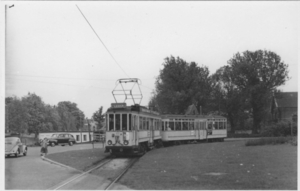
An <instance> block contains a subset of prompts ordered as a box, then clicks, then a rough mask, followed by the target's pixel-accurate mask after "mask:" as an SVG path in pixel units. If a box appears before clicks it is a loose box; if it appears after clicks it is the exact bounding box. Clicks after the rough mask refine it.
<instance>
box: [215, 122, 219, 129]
mask: <svg viewBox="0 0 300 191" xmlns="http://www.w3.org/2000/svg"><path fill="white" fill-rule="evenodd" d="M215 129H219V121H216V122H215Z"/></svg>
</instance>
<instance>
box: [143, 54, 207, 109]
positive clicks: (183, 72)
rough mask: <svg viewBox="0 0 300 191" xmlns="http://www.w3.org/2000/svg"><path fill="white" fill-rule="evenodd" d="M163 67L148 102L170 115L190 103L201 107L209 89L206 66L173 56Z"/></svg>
mask: <svg viewBox="0 0 300 191" xmlns="http://www.w3.org/2000/svg"><path fill="white" fill-rule="evenodd" d="M163 66H164V68H163V69H162V70H160V74H159V76H158V77H157V79H156V84H155V91H154V95H153V97H152V98H151V100H150V103H149V105H153V103H155V105H156V106H157V107H158V111H159V112H161V113H171V114H183V113H184V112H185V110H186V109H187V107H188V106H189V105H191V104H195V105H196V107H199V106H200V105H201V106H203V108H205V106H206V105H207V102H206V101H207V99H208V97H209V94H210V91H211V88H210V79H209V71H208V68H207V67H199V66H198V65H197V64H196V63H195V62H191V63H187V62H186V61H184V60H182V59H181V58H179V57H177V58H176V59H175V58H174V57H173V56H171V57H170V58H166V59H165V62H164V63H163ZM205 109H207V108H205Z"/></svg>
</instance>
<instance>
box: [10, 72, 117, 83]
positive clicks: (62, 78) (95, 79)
mask: <svg viewBox="0 0 300 191" xmlns="http://www.w3.org/2000/svg"><path fill="white" fill-rule="evenodd" d="M5 75H6V76H27V77H37V78H55V79H74V80H100V81H115V80H113V79H96V78H67V77H54V76H37V75H25V74H7V73H6V74H5Z"/></svg>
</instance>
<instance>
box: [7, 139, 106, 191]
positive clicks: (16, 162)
mask: <svg viewBox="0 0 300 191" xmlns="http://www.w3.org/2000/svg"><path fill="white" fill-rule="evenodd" d="M94 146H95V148H102V144H95V145H94ZM48 148H49V149H48V150H49V153H57V152H65V151H69V150H81V149H92V148H93V147H92V144H78V145H73V146H56V147H48ZM79 173H80V172H79V171H77V170H75V169H72V168H66V167H62V166H58V165H54V164H51V163H49V162H47V161H44V160H42V159H41V157H40V147H29V148H28V154H27V156H25V157H24V156H19V157H18V158H15V157H9V158H5V189H14V190H46V189H49V188H51V187H53V186H55V185H57V184H59V183H60V182H62V181H64V180H66V179H68V178H70V177H72V176H74V175H77V174H79Z"/></svg>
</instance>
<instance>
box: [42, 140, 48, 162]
mask: <svg viewBox="0 0 300 191" xmlns="http://www.w3.org/2000/svg"><path fill="white" fill-rule="evenodd" d="M48 142H49V140H48V139H47V138H46V137H45V138H44V139H43V141H42V143H41V145H42V148H41V157H42V159H44V158H45V156H46V155H47V153H48Z"/></svg>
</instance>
